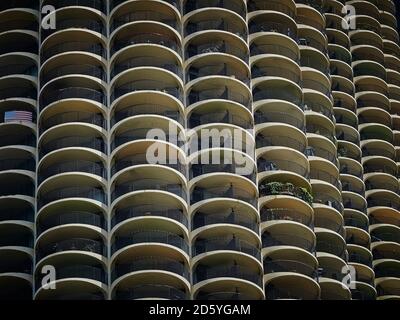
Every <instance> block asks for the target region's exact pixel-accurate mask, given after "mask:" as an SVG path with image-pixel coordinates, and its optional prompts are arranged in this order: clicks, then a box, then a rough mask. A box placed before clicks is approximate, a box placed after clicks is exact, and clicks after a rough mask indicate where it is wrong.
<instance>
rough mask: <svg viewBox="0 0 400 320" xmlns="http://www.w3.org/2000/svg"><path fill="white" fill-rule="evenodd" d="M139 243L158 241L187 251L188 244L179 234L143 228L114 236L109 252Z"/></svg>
mask: <svg viewBox="0 0 400 320" xmlns="http://www.w3.org/2000/svg"><path fill="white" fill-rule="evenodd" d="M139 243H145V244H149V243H160V244H168V245H171V246H174V247H177V248H179V249H181V250H183V251H184V252H186V253H188V252H189V246H188V243H187V241H186V240H185V239H184V238H183V237H182V236H180V235H178V234H175V233H171V232H167V231H161V230H143V231H132V232H131V233H130V235H125V236H119V235H117V236H116V237H115V240H114V242H113V243H112V245H111V253H112V254H114V253H115V252H117V251H118V250H120V249H122V248H125V247H127V246H130V245H133V244H139Z"/></svg>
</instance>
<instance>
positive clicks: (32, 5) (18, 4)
mask: <svg viewBox="0 0 400 320" xmlns="http://www.w3.org/2000/svg"><path fill="white" fill-rule="evenodd" d="M14 8H28V9H33V10H38V9H39V3H37V2H36V1H32V0H9V1H6V2H2V3H1V4H0V11H3V10H7V9H14Z"/></svg>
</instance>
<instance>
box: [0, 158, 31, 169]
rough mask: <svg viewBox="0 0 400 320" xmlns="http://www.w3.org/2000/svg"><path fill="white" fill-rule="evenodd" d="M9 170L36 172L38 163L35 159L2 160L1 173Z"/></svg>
mask: <svg viewBox="0 0 400 320" xmlns="http://www.w3.org/2000/svg"><path fill="white" fill-rule="evenodd" d="M7 170H27V171H35V170H36V161H35V160H34V159H5V160H0V171H7Z"/></svg>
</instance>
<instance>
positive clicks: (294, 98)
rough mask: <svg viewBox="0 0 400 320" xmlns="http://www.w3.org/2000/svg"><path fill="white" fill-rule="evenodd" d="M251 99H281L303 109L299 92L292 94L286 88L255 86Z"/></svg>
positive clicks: (255, 100)
mask: <svg viewBox="0 0 400 320" xmlns="http://www.w3.org/2000/svg"><path fill="white" fill-rule="evenodd" d="M253 100H254V102H257V101H261V100H283V101H288V102H291V103H293V104H295V105H297V106H298V107H299V108H300V109H304V107H303V106H302V100H301V95H300V94H294V93H292V92H290V91H288V90H287V88H286V89H277V88H275V89H274V90H271V88H269V90H268V89H260V88H258V87H256V88H255V89H254V90H253Z"/></svg>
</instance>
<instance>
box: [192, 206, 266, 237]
mask: <svg viewBox="0 0 400 320" xmlns="http://www.w3.org/2000/svg"><path fill="white" fill-rule="evenodd" d="M213 224H234V225H239V226H243V227H246V228H248V229H250V230H253V231H254V232H256V233H258V229H259V227H258V223H257V221H256V220H255V219H254V218H253V219H252V218H251V217H249V215H247V214H243V213H240V212H235V211H232V212H230V213H227V214H224V213H213V214H205V213H202V212H198V213H196V215H195V216H194V218H193V222H192V229H193V230H195V229H198V228H202V227H204V226H209V225H213Z"/></svg>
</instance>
